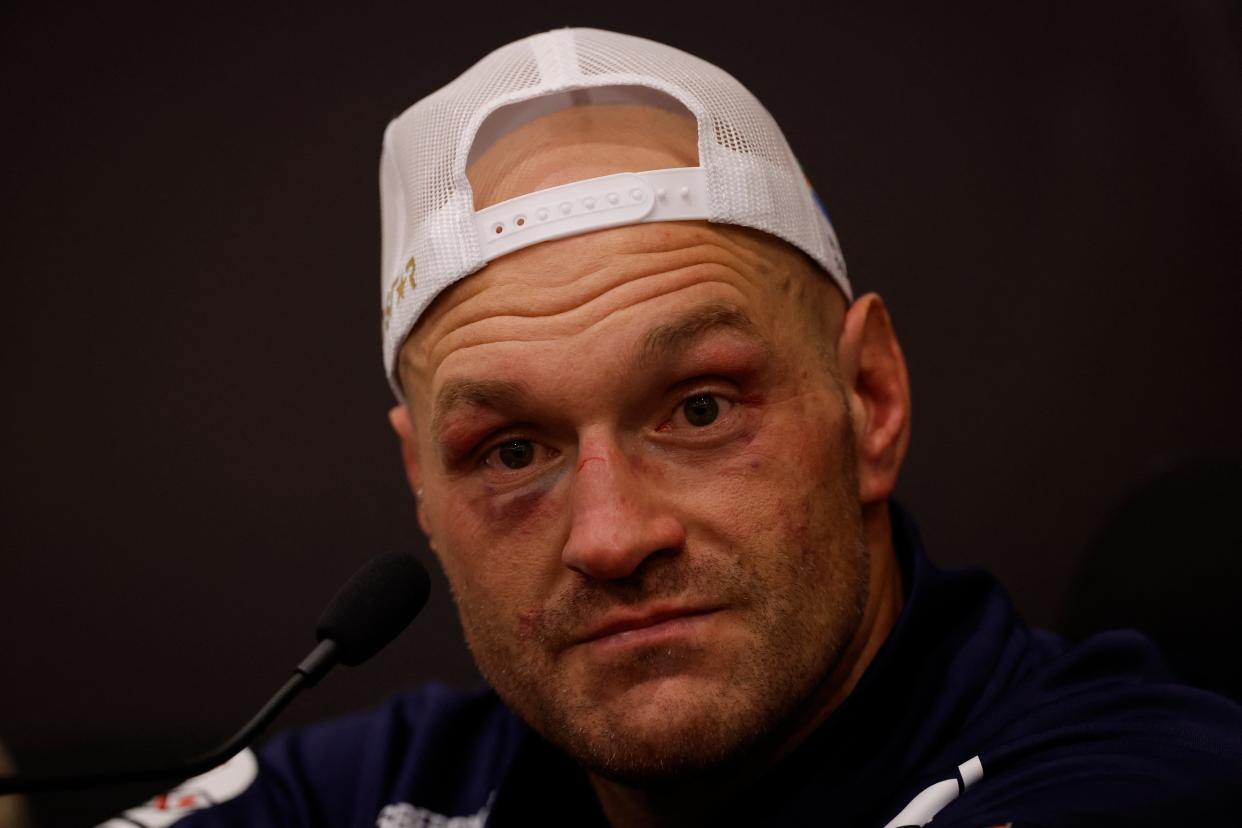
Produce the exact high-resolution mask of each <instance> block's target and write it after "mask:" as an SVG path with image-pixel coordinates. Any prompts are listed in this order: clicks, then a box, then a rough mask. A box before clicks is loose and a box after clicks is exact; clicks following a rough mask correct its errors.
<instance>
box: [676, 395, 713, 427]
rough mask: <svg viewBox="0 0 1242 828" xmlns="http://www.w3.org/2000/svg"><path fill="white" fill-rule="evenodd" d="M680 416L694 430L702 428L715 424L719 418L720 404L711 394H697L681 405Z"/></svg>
mask: <svg viewBox="0 0 1242 828" xmlns="http://www.w3.org/2000/svg"><path fill="white" fill-rule="evenodd" d="M681 411H682V414H684V415H685V417H686V422H688V423H689V424H690V425H692V426H695V427H696V428H703V427H704V426H709V425H711V424H712V423H714V422H716V418H717V417H719V416H720V403H718V402H716V398H715V397H714V396H712V395H711V394H699V395H697V396H694V397H691V398H690V399H688V400H686V401H685V402H684V403H682V404H681Z"/></svg>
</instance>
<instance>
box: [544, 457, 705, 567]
mask: <svg viewBox="0 0 1242 828" xmlns="http://www.w3.org/2000/svg"><path fill="white" fill-rule="evenodd" d="M583 448H584V450H583V452H582V457H583V459H582V460H580V461H579V463H578V470H577V471H576V472H575V474H574V481H573V494H572V499H571V510H572V525H571V528H570V532H569V540H568V541H567V542H566V543H565V549H564V551H563V552H562V555H561V557H562V560H563V562H564V564H565V565H566V566H567V567H569V568H570V569H572V570H574V571H576V572H580V573H581V574H583V575H585V576H587V577H588V578H593V579H598V580H615V579H618V578H625V577H627V576H629V575H632V574H633V573H634V571H635V570H636V569H638V567H639V565H640V564H641V563H642V562H643V561H645V560H646V559H647V558H648V557H650V556H651V555H654V554H656V553H657V552H662V551H665V550H673V551H680V550H681V548H682V547H683V546H684V545H685V541H686V533H685V529H684V528H683V526H682V524H681V521H680V520H678V519H677V518H676V517H675V516H674V515H673V514H672V513H671V512H670V511H669V510H668V509H667V507H664V506H662V505H661V503H660V502H659V498H658V497H657V496H655V495H654V494H653V492H652V490H651V488H650V486H649V485H645V481H644V480H643V477H642V475H641V474H640V473H639V472H638V471H637V470H636V469H635V468H634V467H633V465H632V464H631V463H630V462H629V461H628V460H627V458H625V457H624V455H623V454H622V453H621V452H620V451H619V450H618V449H617V447H615V446H607V445H604V446H601V445H599V444H596V445H595V446H593V447H592V448H591V449H590V450H589V451H588V450H586V447H585V446H584V447H583Z"/></svg>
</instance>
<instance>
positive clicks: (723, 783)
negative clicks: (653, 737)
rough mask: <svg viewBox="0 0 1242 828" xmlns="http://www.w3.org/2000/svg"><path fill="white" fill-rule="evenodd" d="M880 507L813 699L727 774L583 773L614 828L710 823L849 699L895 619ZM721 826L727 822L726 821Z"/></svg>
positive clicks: (895, 581) (868, 515)
mask: <svg viewBox="0 0 1242 828" xmlns="http://www.w3.org/2000/svg"><path fill="white" fill-rule="evenodd" d="M889 518H890V516H889V509H888V504H887V502H881V503H878V504H872V505H870V506H867V507H864V509H863V533H864V538H865V540H866V544H867V550H868V555H869V558H870V570H869V577H868V584H867V586H868V589H867V601H866V604H865V606H864V608H863V614H862V618H861V620H860V621H859V623H858V627H857V628H856V629H855V631H854V634H853V635H852V636H851V637H850V640H849V643H848V644H847V645H846V647H845V648H844V649H843V651H842V653H841V656H840V658H838V659H837V661H836V664H835V665H834V666H833V668H832V670H831V671H830V672H829V674H828V676H827V677H826V678H825V680H824V681H823V682H822V683H821V684H820V685H819V686H818V688H817V690H816V692H815V693H814V695H813V696H812V697H810V698H808V699H807V702H806V703H805V704H803V705H802V706H801V707H800V708H799V709H798V710H796V711H794V712H793V713H792V714H791V715H790V717H789V718H788V719H787V720H786V723H785V724H784V725H783V726H782V727H781V728H780V730H779V732H778V733H774V734H773V735H772V738H771V739H769V741H768V743H767V744H766V745H765V746H764V747H761V748H759V749H757V750H753V751H749V752H748V753H749V755H748V757H747V758H746V759H745V760H744V761H742V762H740V763H738V764H736V765H731V766H730V767H729V768H728V769H726V770H722V771H720V772H718V773H714V774H704V775H702V776H698V777H696V778H693V779H687V780H685V781H678V782H677V783H674V784H669V785H662V786H660V787H659V788H650V787H636V786H631V785H624V784H621V783H619V782H614V781H612V780H609V779H605V778H603V777H601V776H598V775H596V774H591V786H592V787H593V788H594V790H595V795H596V796H597V797H598V799H599V803H600V806H601V807H602V808H603V811H604V815H605V816H606V817H607V818H608V822H609V823H610V824H611V825H613V826H615V828H660V826H666V825H668V826H672V825H677V826H686V825H697V824H708V823H713V824H714V823H718V822H720V821H721V820H720V819H719V816H720V814H721V812H722V809H724V808H727V807H728V801H727V800H722V797H721V793H720V792H721V791H722V790H730V791H741V790H744V789H745V788H747V787H749V786H750V785H752V784H754V783H755V782H756V781H758V780H759V779H760V778H761V777H762V776H763V775H764V774H766V773H767V772H768V771H770V770H771V769H772V767H773V766H774V765H776V764H777V763H778V762H780V760H781V759H783V758H784V757H785V756H787V755H788V754H789V753H790V752H791V751H792V750H794V748H796V747H797V746H798V745H800V744H802V742H804V741H805V740H806V739H807V737H808V736H810V735H811V734H812V733H813V732H814V731H815V730H816V728H818V727H819V726H820V725H821V724H823V722H824V720H825V719H827V718H828V717H829V716H830V715H831V714H832V712H833V711H834V710H836V709H837V708H838V707H840V706H841V704H842V703H843V702H844V701H845V700H846V699H847V698H848V697H849V695H850V693H852V692H853V690H854V687H855V686H856V685H857V684H858V681H859V680H860V679H861V678H862V676H863V674H864V673H865V672H866V671H867V668H868V667H869V666H870V665H871V662H872V660H873V659H874V658H875V654H876V653H877V652H878V651H879V649H880V647H881V646H882V645H883V644H884V641H885V640H886V639H887V638H888V634H889V633H890V632H891V631H892V629H893V626H894V625H895V624H896V623H897V617H898V616H899V615H900V614H901V607H902V597H903V596H902V589H901V570H900V567H899V566H898V565H897V555H896V553H895V552H894V550H893V535H892V529H891V524H890V522H889ZM726 821H727V820H726Z"/></svg>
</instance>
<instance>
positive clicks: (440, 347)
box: [429, 261, 738, 364]
mask: <svg viewBox="0 0 1242 828" xmlns="http://www.w3.org/2000/svg"><path fill="white" fill-rule="evenodd" d="M705 271H706V272H705ZM713 271H715V272H713ZM737 274H738V271H737V270H735V269H734V268H732V267H729V266H728V265H724V264H722V263H716V262H702V261H700V262H698V263H695V264H692V265H688V266H686V267H679V268H675V269H672V270H667V269H661V270H659V271H658V272H654V273H648V274H644V275H642V276H632V277H630V278H628V279H625V280H622V281H620V282H616V283H609V284H608V286H607V287H605V289H603V290H602V291H599V292H598V293H596V294H595V295H594V296H591V297H590V298H589V299H587V300H586V301H582V300H581V299H580V298H579V297H571V298H570V299H569V300H568V301H560V302H555V303H549V304H551V307H550V308H547V309H544V308H539V307H535V308H532V309H531V310H529V311H528V312H523V313H517V312H513V311H512V310H509V309H505V311H504V312H501V313H495V312H493V313H480V314H477V315H476V316H475V318H474V319H472V320H471V321H469V322H466V323H464V324H461V325H459V326H458V327H456V328H454V329H453V330H452V331H450V332H448V333H446V334H444V336H442V337H441V338H440V339H439V341H437V342H436V344H435V345H434V346H433V347H432V349H431V351H430V353H429V357H430V361H431V362H432V363H433V364H442V363H443V362H444V360H446V359H447V358H448V357H449V355H450V354H452V353H457V352H460V351H463V350H466V349H469V348H472V347H475V346H478V345H485V344H488V342H490V341H491V339H492V336H489V328H490V326H491V325H494V324H497V323H500V324H506V330H505V333H504V339H505V340H507V341H521V342H530V341H547V340H550V339H555V338H558V337H562V336H573V335H579V334H582V333H585V332H587V331H590V330H591V329H592V328H594V327H595V326H597V325H599V324H600V323H601V322H603V321H605V320H607V319H608V318H609V317H611V316H612V315H613V314H614V313H617V312H619V311H625V310H629V309H631V308H635V307H638V306H640V305H642V304H645V303H646V302H649V301H651V300H654V299H659V298H661V297H664V296H669V295H672V294H674V293H678V292H680V291H682V290H687V289H691V288H694V287H698V286H701V285H702V286H707V285H720V286H728V287H733V288H734V289H735V290H736V289H737V287H736V284H735V282H736V275H737ZM657 278H658V279H660V280H661V281H660V283H659V284H658V285H652V284H651V283H650V281H649V280H651V279H657ZM584 317H585V319H586V321H585V323H584V322H583V321H580V320H582V319H583V318H584ZM515 327H516V328H517V330H514V328H515ZM534 327H537V330H536V331H533V332H531V331H530V329H531V328H534Z"/></svg>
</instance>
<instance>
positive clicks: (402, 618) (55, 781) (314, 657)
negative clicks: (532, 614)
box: [0, 552, 431, 796]
mask: <svg viewBox="0 0 1242 828" xmlns="http://www.w3.org/2000/svg"><path fill="white" fill-rule="evenodd" d="M430 591H431V581H430V580H429V579H428V577H427V570H425V569H424V568H423V566H422V564H420V563H419V562H418V561H417V560H415V559H414V558H413V557H411V556H409V555H405V554H402V553H400V552H385V553H381V554H379V555H376V556H375V557H374V558H372V559H371V560H370V561H368V562H367V563H366V564H364V565H363V567H362V568H361V569H359V570H358V571H357V572H356V573H354V575H353V577H352V578H350V579H349V580H348V581H346V582H345V585H344V586H342V587H341V589H340V591H339V592H337V593H336V596H335V597H334V598H333V599H332V600H331V602H329V603H328V606H327V607H326V608H325V609H324V611H323V614H322V615H321V616H320V617H319V624H318V626H317V627H316V628H315V637H316V639H317V640H318V641H319V644H318V645H317V646H316V647H315V649H313V650H311V652H310V654H309V655H307V656H306V658H304V659H302V662H301V663H300V664H298V666H297V667H296V668H295V669H294V671H293V675H292V676H291V677H290V678H289V680H288V681H286V682H285V684H284V686H283V687H281V688H280V689H279V690H277V691H276V695H274V696H272V698H271V699H269V700H268V702H267V704H265V705H263V707H262V708H261V709H260V710H259V712H258V713H256V714H255V716H254V718H252V719H251V720H250V721H249V722H247V723H246V724H245V726H243V727H242V729H241V730H239V731H237V733H235V734H234V735H233V737H232V738H231V739H229V740H228V741H227V742H224V743H223V744H222V745H220V746H219V747H217V748H216V749H214V750H212V751H209V752H208V753H204V754H202V755H200V756H197V757H195V758H193V759H190V760H187V761H185V762H181V763H179V764H176V765H168V766H164V767H159V768H142V769H138V770H123V771H95V772H91V773H80V774H63V775H58V776H20V775H19V776H0V796H3V795H5V794H12V793H37V792H39V791H53V790H82V789H85V788H97V787H101V786H104V785H119V784H123V783H131V782H156V781H161V780H165V779H176V780H177V781H182V780H184V779H188V778H189V777H191V776H197V775H199V774H200V773H204V772H206V771H209V770H211V769H212V768H214V767H216V766H218V765H221V764H223V763H224V762H226V761H227V760H229V759H231V758H233V756H235V755H236V754H238V753H240V752H241V751H242V749H243V748H245V747H246V746H247V745H248V744H250V743H251V742H252V741H254V739H255V738H256V737H258V735H259V733H260V732H261V731H262V730H263V729H264V728H265V727H267V726H268V725H269V724H271V722H272V720H273V719H275V718H276V717H277V716H278V715H280V712H281V711H282V710H284V709H285V708H286V707H287V706H288V705H289V702H291V701H293V699H294V697H295V696H297V694H298V693H300V692H301V691H302V690H303V689H305V688H307V687H314V686H315V685H316V684H318V683H319V680H320V679H322V678H323V677H324V676H325V675H326V674H327V672H328V671H329V670H331V669H332V668H333V667H334V666H336V665H337V664H344V665H346V666H348V667H355V666H357V665H359V664H361V663H362V662H364V661H366V660H367V659H368V658H370V657H371V656H373V655H375V654H376V653H378V652H379V651H380V650H382V649H383V648H384V647H385V646H387V645H388V644H389V642H391V641H392V640H393V639H394V638H396V637H397V636H398V635H399V634H400V633H401V631H402V630H404V629H405V628H406V627H408V626H409V625H410V622H411V621H413V620H414V616H416V615H418V613H419V612H420V611H421V610H422V608H423V605H424V604H426V603H427V596H428V594H429V593H430Z"/></svg>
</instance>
